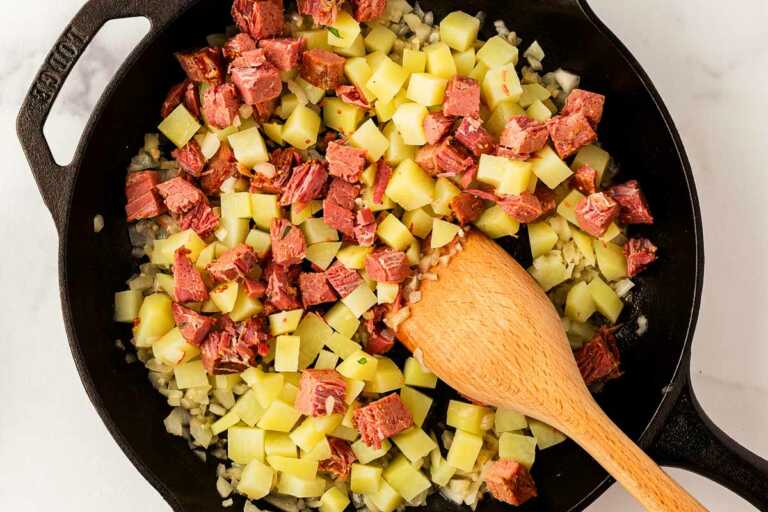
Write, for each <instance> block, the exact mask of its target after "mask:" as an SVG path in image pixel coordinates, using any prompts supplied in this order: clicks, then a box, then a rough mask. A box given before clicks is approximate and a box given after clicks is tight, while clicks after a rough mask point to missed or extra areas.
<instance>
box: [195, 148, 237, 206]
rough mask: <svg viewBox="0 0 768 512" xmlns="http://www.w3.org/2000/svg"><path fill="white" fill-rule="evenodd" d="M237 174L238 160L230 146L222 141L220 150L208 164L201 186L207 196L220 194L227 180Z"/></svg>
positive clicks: (201, 178)
mask: <svg viewBox="0 0 768 512" xmlns="http://www.w3.org/2000/svg"><path fill="white" fill-rule="evenodd" d="M236 174H237V160H236V159H235V154H234V153H233V152H232V148H230V147H229V144H227V143H226V142H224V141H222V142H221V146H219V150H218V151H217V152H216V154H215V155H213V158H211V160H210V161H209V162H208V168H207V169H206V170H205V171H203V174H202V176H200V186H201V187H202V189H203V191H204V192H205V193H206V194H213V193H215V192H218V191H219V189H220V188H221V185H222V183H224V182H225V181H226V180H227V178H229V177H230V176H234V175H236Z"/></svg>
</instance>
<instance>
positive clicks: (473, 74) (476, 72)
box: [467, 54, 488, 84]
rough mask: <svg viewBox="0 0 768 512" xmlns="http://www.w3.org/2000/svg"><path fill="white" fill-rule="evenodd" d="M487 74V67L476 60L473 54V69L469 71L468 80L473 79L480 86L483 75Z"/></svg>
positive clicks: (483, 78)
mask: <svg viewBox="0 0 768 512" xmlns="http://www.w3.org/2000/svg"><path fill="white" fill-rule="evenodd" d="M487 73H488V66H486V65H485V64H483V63H482V62H480V61H478V60H477V54H475V67H474V68H472V71H470V73H469V75H467V76H469V78H472V79H474V80H475V81H476V82H477V83H479V84H482V83H483V80H485V75H486V74H487Z"/></svg>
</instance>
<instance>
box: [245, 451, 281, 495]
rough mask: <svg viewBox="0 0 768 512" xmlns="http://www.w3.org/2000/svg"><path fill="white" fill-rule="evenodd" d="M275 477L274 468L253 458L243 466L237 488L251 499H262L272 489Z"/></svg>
mask: <svg viewBox="0 0 768 512" xmlns="http://www.w3.org/2000/svg"><path fill="white" fill-rule="evenodd" d="M274 477H275V472H274V470H273V469H272V468H270V467H269V466H267V465H265V464H264V463H262V462H259V461H258V460H252V461H251V462H249V463H248V465H247V466H245V467H244V468H243V471H242V474H241V476H240V481H239V482H238V484H237V490H238V492H240V493H242V494H245V495H246V496H247V497H248V498H249V499H252V500H258V499H261V498H263V497H264V496H266V495H267V494H269V491H270V489H272V480H273V479H274Z"/></svg>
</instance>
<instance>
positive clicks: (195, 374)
mask: <svg viewBox="0 0 768 512" xmlns="http://www.w3.org/2000/svg"><path fill="white" fill-rule="evenodd" d="M173 375H174V377H175V378H176V387H178V388H179V389H188V388H199V387H201V386H208V385H209V383H208V374H207V373H206V371H205V368H204V367H203V362H202V361H200V360H199V359H198V360H196V361H190V362H188V363H183V364H180V365H178V366H177V367H175V368H174V369H173Z"/></svg>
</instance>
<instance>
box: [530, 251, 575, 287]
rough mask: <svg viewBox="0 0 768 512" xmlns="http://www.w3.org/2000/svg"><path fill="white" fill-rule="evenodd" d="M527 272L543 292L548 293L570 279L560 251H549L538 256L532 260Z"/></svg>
mask: <svg viewBox="0 0 768 512" xmlns="http://www.w3.org/2000/svg"><path fill="white" fill-rule="evenodd" d="M528 272H529V273H530V274H531V276H533V278H534V279H536V281H538V283H539V285H540V286H541V287H542V288H544V291H549V290H550V289H552V288H554V287H555V286H557V285H558V284H560V283H562V282H564V281H566V280H568V278H569V277H570V273H569V272H568V269H567V268H566V266H565V261H564V260H563V255H562V253H561V252H560V251H551V252H549V253H547V254H544V255H542V256H539V257H538V258H536V259H535V260H533V265H532V266H531V267H530V268H529V269H528Z"/></svg>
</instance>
